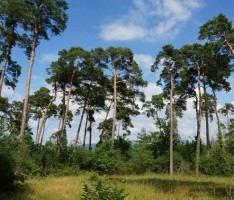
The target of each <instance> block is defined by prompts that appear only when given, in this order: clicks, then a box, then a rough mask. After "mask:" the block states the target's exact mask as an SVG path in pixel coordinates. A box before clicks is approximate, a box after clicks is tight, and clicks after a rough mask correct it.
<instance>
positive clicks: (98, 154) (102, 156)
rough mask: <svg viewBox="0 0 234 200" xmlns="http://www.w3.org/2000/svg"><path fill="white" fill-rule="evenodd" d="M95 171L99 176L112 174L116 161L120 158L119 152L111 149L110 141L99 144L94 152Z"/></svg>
mask: <svg viewBox="0 0 234 200" xmlns="http://www.w3.org/2000/svg"><path fill="white" fill-rule="evenodd" d="M94 156H95V164H94V166H95V169H96V170H97V171H98V172H99V173H100V174H113V173H114V168H115V166H116V165H117V161H118V159H119V158H120V153H119V150H115V149H113V148H112V145H111V142H110V141H108V140H107V141H105V142H103V143H101V144H100V145H99V146H98V147H97V148H96V150H95V153H94Z"/></svg>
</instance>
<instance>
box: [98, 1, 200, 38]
mask: <svg viewBox="0 0 234 200" xmlns="http://www.w3.org/2000/svg"><path fill="white" fill-rule="evenodd" d="M132 3H133V6H132V7H131V8H129V11H128V13H126V14H125V15H123V16H120V17H119V18H118V19H116V20H113V21H112V22H109V23H106V24H105V25H102V26H101V33H100V36H101V38H102V39H104V40H106V41H113V40H115V41H126V40H134V39H145V40H149V41H152V40H158V39H163V38H164V39H166V38H168V37H170V38H172V37H175V36H176V35H177V34H178V33H179V32H180V29H181V25H182V24H183V23H185V22H187V21H188V20H189V19H191V16H192V13H193V11H194V10H195V9H198V8H199V7H201V6H202V4H201V0H132Z"/></svg>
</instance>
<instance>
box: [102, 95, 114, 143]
mask: <svg viewBox="0 0 234 200" xmlns="http://www.w3.org/2000/svg"><path fill="white" fill-rule="evenodd" d="M112 103H113V99H112V101H111V102H110V105H109V107H108V110H107V112H106V116H105V119H104V121H103V128H102V132H101V134H100V141H99V142H102V140H103V135H104V133H105V130H106V129H105V123H106V121H107V118H108V115H109V112H110V110H111V105H112Z"/></svg>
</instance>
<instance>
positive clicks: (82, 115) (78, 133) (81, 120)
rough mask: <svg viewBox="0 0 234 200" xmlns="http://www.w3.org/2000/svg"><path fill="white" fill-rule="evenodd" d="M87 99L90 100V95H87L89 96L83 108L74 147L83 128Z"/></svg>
mask: <svg viewBox="0 0 234 200" xmlns="http://www.w3.org/2000/svg"><path fill="white" fill-rule="evenodd" d="M87 101H88V95H87V97H86V99H85V102H84V106H83V110H82V113H81V117H80V123H79V126H78V129H77V133H76V137H75V139H74V147H76V145H77V144H78V140H79V137H80V129H81V125H82V122H83V117H84V113H85V108H86V105H87Z"/></svg>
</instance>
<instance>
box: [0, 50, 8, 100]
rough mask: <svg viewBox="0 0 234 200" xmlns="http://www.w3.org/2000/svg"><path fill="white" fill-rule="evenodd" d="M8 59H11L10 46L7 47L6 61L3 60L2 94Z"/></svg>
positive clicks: (0, 82)
mask: <svg viewBox="0 0 234 200" xmlns="http://www.w3.org/2000/svg"><path fill="white" fill-rule="evenodd" d="M8 59H9V47H8V48H7V51H6V56H5V58H4V62H3V66H2V71H1V79H0V96H2V87H3V82H4V77H5V73H6V68H7V63H8Z"/></svg>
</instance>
